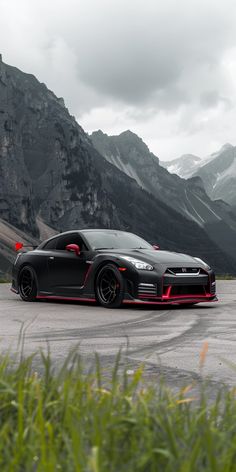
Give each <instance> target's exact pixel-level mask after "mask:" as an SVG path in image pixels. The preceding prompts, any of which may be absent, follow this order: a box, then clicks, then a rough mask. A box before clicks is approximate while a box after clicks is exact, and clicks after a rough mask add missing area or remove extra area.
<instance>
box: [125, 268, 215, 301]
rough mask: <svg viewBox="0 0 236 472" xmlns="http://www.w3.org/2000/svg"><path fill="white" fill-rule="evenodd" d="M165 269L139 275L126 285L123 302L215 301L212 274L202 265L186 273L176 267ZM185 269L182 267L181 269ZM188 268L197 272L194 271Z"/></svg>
mask: <svg viewBox="0 0 236 472" xmlns="http://www.w3.org/2000/svg"><path fill="white" fill-rule="evenodd" d="M173 270H174V269H171V270H170V269H169V268H165V269H164V270H163V272H162V273H161V274H160V273H159V274H158V273H157V272H156V271H152V272H149V273H147V272H145V273H144V272H143V273H139V274H138V278H137V279H136V280H135V284H133V286H132V284H128V287H129V288H130V287H131V289H130V290H127V292H126V296H125V303H132V302H133V303H140V304H142V303H151V304H160V305H163V304H180V303H204V302H213V301H217V297H216V285H215V275H214V273H213V271H211V270H210V271H206V270H204V269H203V268H189V269H187V270H189V274H188V273H185V272H184V273H179V270H180V269H179V268H177V269H176V274H175V273H174V272H173ZM184 270H185V269H184ZM191 271H196V272H197V273H194V272H192V273H191Z"/></svg>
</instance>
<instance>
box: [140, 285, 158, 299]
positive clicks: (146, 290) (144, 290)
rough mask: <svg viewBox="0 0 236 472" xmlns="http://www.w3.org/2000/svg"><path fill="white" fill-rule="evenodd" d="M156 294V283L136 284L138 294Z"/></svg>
mask: <svg viewBox="0 0 236 472" xmlns="http://www.w3.org/2000/svg"><path fill="white" fill-rule="evenodd" d="M156 294H157V284H145V283H140V284H138V295H139V296H144V295H145V296H146V297H148V296H149V295H152V296H156Z"/></svg>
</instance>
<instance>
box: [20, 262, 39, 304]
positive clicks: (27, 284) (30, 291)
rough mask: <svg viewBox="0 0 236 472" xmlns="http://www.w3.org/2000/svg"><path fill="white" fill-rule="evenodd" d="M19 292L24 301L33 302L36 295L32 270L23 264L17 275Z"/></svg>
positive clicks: (34, 277)
mask: <svg viewBox="0 0 236 472" xmlns="http://www.w3.org/2000/svg"><path fill="white" fill-rule="evenodd" d="M19 292H20V296H21V298H22V300H24V301H25V302H34V301H35V300H36V295H37V284H36V276H35V273H34V270H33V269H32V268H31V267H30V266H25V267H24V268H23V269H22V270H21V272H20V276H19Z"/></svg>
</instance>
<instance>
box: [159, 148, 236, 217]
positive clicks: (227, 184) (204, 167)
mask: <svg viewBox="0 0 236 472" xmlns="http://www.w3.org/2000/svg"><path fill="white" fill-rule="evenodd" d="M160 164H161V165H162V166H163V167H164V168H165V169H167V170H168V171H169V172H170V173H172V174H177V175H179V176H180V177H182V178H184V179H188V178H190V177H193V176H195V177H196V176H197V177H200V178H201V180H202V181H203V184H204V187H205V190H206V192H207V194H208V195H209V197H210V198H211V199H212V200H217V199H221V200H224V201H225V202H227V203H229V204H230V205H231V206H232V207H233V211H234V212H235V207H236V192H235V188H236V147H234V146H232V144H229V143H226V144H224V146H222V147H221V148H220V149H219V150H218V151H217V152H214V153H212V154H210V156H207V157H205V158H203V159H200V158H199V157H197V156H193V155H192V154H185V155H183V156H181V157H179V158H177V159H173V160H172V161H166V162H164V161H162V162H160Z"/></svg>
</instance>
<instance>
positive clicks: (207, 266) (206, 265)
mask: <svg viewBox="0 0 236 472" xmlns="http://www.w3.org/2000/svg"><path fill="white" fill-rule="evenodd" d="M194 259H196V261H198V262H201V263H202V264H203V265H204V266H205V267H206V269H208V270H209V269H210V266H209V265H208V264H207V263H206V262H204V261H203V260H202V259H200V257H194Z"/></svg>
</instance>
